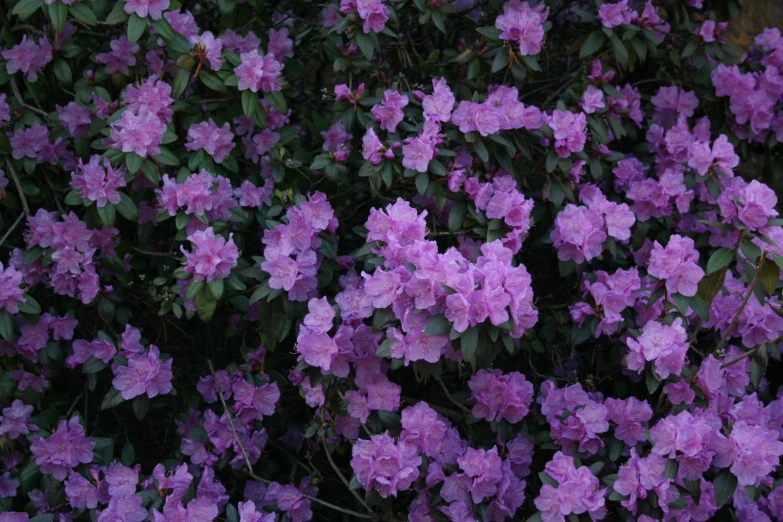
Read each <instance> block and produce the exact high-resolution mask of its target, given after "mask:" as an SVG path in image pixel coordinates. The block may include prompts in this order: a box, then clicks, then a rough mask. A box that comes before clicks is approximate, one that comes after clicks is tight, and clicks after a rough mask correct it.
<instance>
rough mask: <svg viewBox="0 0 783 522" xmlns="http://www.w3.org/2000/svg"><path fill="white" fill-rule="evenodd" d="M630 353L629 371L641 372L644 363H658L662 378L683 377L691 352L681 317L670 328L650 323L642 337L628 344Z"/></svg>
mask: <svg viewBox="0 0 783 522" xmlns="http://www.w3.org/2000/svg"><path fill="white" fill-rule="evenodd" d="M626 344H627V345H628V349H629V350H630V352H629V354H628V357H627V364H628V369H629V370H634V371H636V372H639V373H641V372H642V370H643V369H644V363H645V361H648V362H650V361H655V372H656V373H657V374H658V376H659V377H660V378H661V379H665V378H667V377H668V376H669V375H671V374H673V375H680V373H681V372H682V367H683V365H684V364H685V355H686V353H687V352H688V346H689V343H688V335H687V333H686V332H685V329H684V328H683V327H682V318H680V317H678V318H677V319H675V320H674V322H673V323H672V325H671V326H668V325H665V324H661V323H659V322H658V321H649V322H648V323H647V324H645V325H644V328H642V335H640V336H639V337H638V338H636V339H633V338H629V339H628V340H627V341H626Z"/></svg>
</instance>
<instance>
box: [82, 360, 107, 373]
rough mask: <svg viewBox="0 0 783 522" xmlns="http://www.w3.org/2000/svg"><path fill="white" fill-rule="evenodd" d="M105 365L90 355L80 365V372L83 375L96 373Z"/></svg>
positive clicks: (105, 365)
mask: <svg viewBox="0 0 783 522" xmlns="http://www.w3.org/2000/svg"><path fill="white" fill-rule="evenodd" d="M107 366H108V364H106V363H105V362H103V361H101V360H100V359H96V358H95V357H93V356H92V355H91V356H90V358H89V359H87V362H85V363H84V365H82V373H83V374H84V375H92V374H93V373H98V372H99V371H101V370H103V369H104V368H106V367H107Z"/></svg>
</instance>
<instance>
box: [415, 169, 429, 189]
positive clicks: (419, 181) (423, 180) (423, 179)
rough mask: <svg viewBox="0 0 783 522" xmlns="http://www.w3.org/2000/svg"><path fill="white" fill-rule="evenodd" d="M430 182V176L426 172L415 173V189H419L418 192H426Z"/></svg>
mask: <svg viewBox="0 0 783 522" xmlns="http://www.w3.org/2000/svg"><path fill="white" fill-rule="evenodd" d="M429 184H430V177H429V176H428V175H427V173H426V172H419V173H418V174H416V190H418V191H419V194H424V193H425V192H427V187H428V186H429Z"/></svg>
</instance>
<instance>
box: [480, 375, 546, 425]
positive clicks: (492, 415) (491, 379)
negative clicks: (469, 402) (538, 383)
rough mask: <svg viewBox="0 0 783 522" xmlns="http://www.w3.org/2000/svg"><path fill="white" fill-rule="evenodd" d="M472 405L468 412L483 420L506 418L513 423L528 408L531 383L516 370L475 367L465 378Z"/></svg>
mask: <svg viewBox="0 0 783 522" xmlns="http://www.w3.org/2000/svg"><path fill="white" fill-rule="evenodd" d="M468 387H469V388H470V390H471V391H472V392H473V400H474V401H475V405H474V406H473V411H472V412H471V413H472V414H473V416H474V417H475V418H477V419H484V420H486V421H487V422H492V421H501V420H506V421H508V422H510V423H511V424H516V423H517V422H519V421H521V420H522V418H523V417H524V416H525V415H527V413H528V412H529V411H530V403H532V402H533V385H532V384H531V383H530V382H528V381H527V380H526V379H525V376H524V375H522V374H521V373H519V372H511V373H508V374H503V372H501V371H500V370H479V371H478V372H476V374H475V375H473V377H471V379H470V381H469V382H468Z"/></svg>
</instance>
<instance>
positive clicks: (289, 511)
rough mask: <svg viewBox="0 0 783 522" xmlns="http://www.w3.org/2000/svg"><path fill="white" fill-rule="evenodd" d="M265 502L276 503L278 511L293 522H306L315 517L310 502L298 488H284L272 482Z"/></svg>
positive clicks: (287, 486) (290, 486)
mask: <svg viewBox="0 0 783 522" xmlns="http://www.w3.org/2000/svg"><path fill="white" fill-rule="evenodd" d="M264 500H265V501H267V502H276V503H277V507H278V509H280V511H283V512H285V514H286V515H287V516H288V518H289V519H290V520H291V522H305V521H307V520H310V519H311V518H312V516H313V512H312V509H311V508H310V500H308V499H306V498H304V497H303V496H302V493H301V492H300V491H299V490H298V489H297V488H296V486H292V485H290V484H289V485H284V486H283V485H280V484H278V483H277V482H272V483H271V484H270V485H269V489H267V492H266V497H265V499H264Z"/></svg>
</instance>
